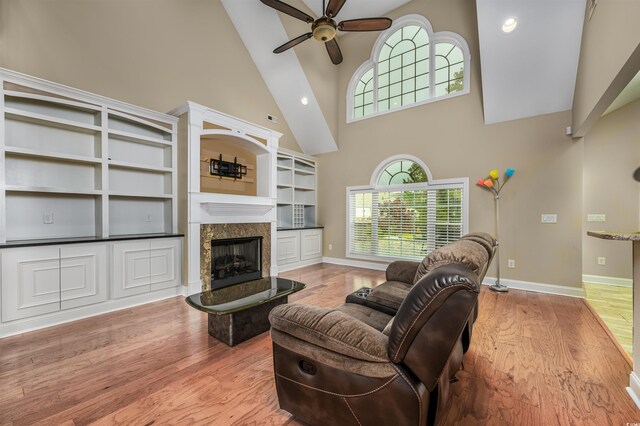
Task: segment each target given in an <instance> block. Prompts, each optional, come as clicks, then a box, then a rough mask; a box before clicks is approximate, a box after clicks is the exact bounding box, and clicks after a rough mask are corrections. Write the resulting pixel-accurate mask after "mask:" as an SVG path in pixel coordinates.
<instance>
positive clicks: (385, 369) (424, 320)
mask: <svg viewBox="0 0 640 426" xmlns="http://www.w3.org/2000/svg"><path fill="white" fill-rule="evenodd" d="M479 289H480V285H479V283H478V277H477V275H476V274H475V273H474V272H472V271H471V270H469V268H468V267H466V266H465V265H463V264H460V263H451V264H448V265H444V266H440V267H438V268H436V269H434V270H432V271H430V272H429V273H428V274H427V275H425V276H424V277H422V278H421V279H420V280H419V281H418V282H417V283H416V284H415V285H413V286H412V288H411V290H410V291H409V294H408V295H407V297H406V298H405V299H404V301H403V302H402V304H401V305H400V307H399V309H398V312H397V314H396V315H395V317H392V316H390V315H387V314H384V313H382V312H379V311H375V310H374V309H372V308H369V307H366V306H363V305H356V304H350V303H347V304H345V305H342V306H341V307H339V308H336V309H326V308H320V307H315V306H309V305H299V304H288V305H281V306H278V307H276V308H274V309H273V310H272V311H271V313H270V314H269V320H270V321H271V326H272V328H271V336H272V339H273V357H274V370H275V380H276V388H277V392H278V401H279V403H280V407H281V408H282V409H284V410H286V411H288V412H290V413H292V414H293V415H294V416H295V417H296V418H297V419H298V420H301V421H303V422H305V423H308V424H311V425H345V426H347V425H354V426H363V425H386V424H389V425H391V424H393V425H426V424H434V423H435V420H436V415H437V412H438V407H442V406H444V404H445V403H446V400H447V396H448V394H449V382H450V379H451V378H452V377H454V375H455V373H456V372H457V371H458V370H459V369H460V366H461V363H462V356H463V344H462V335H463V333H464V330H465V329H466V327H467V324H468V322H469V321H472V318H471V317H472V315H473V312H474V308H475V306H476V304H477V297H478V291H479ZM391 319H393V321H391ZM385 320H386V324H385Z"/></svg>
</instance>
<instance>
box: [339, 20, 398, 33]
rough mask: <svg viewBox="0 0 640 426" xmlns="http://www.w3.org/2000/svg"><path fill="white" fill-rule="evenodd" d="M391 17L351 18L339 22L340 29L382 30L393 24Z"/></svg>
mask: <svg viewBox="0 0 640 426" xmlns="http://www.w3.org/2000/svg"><path fill="white" fill-rule="evenodd" d="M392 22H393V21H392V20H391V19H389V18H363V19H349V20H347V21H342V22H340V23H339V24H338V29H339V30H340V31H382V30H386V29H387V28H389V27H390V26H391V23H392Z"/></svg>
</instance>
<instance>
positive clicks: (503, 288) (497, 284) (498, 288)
mask: <svg viewBox="0 0 640 426" xmlns="http://www.w3.org/2000/svg"><path fill="white" fill-rule="evenodd" d="M496 263H497V265H496V266H497V268H498V276H497V278H496V282H495V284H494V285H492V286H490V287H489V288H490V289H491V290H493V291H499V292H501V293H504V292H507V291H509V287H507V286H506V285H503V284H500V189H498V190H497V191H496Z"/></svg>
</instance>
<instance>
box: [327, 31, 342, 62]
mask: <svg viewBox="0 0 640 426" xmlns="http://www.w3.org/2000/svg"><path fill="white" fill-rule="evenodd" d="M324 45H325V46H327V53H328V54H329V57H330V58H331V62H333V64H334V65H338V64H339V63H341V62H342V52H341V51H340V46H338V42H337V41H336V39H335V38H334V39H331V40H329V41H328V42H326V43H325V44H324Z"/></svg>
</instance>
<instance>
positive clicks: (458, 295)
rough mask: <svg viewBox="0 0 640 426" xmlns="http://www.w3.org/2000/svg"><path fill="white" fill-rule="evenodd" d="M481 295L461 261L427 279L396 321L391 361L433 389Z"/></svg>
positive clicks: (415, 288)
mask: <svg viewBox="0 0 640 426" xmlns="http://www.w3.org/2000/svg"><path fill="white" fill-rule="evenodd" d="M483 251H484V250H483ZM479 291H480V285H479V283H478V277H477V275H476V274H475V273H474V272H473V271H471V270H470V269H469V268H468V267H467V266H466V265H465V264H461V263H450V264H447V265H444V266H440V267H438V268H435V269H433V270H432V271H430V272H429V273H428V274H427V275H425V276H424V277H422V278H421V279H420V280H419V281H418V282H417V283H416V284H415V285H414V286H413V288H412V289H411V291H410V292H409V294H408V295H407V297H406V298H405V300H404V301H403V302H402V305H400V308H399V309H398V313H397V314H396V316H395V318H394V321H393V325H392V326H391V330H390V333H389V347H388V351H389V352H388V354H389V359H390V360H391V361H392V362H394V363H402V364H404V365H406V366H407V367H408V368H409V369H410V370H411V371H412V372H413V373H414V374H415V375H416V376H417V377H418V378H419V379H420V380H421V381H422V382H423V383H424V384H425V386H427V388H428V389H433V387H434V386H435V383H436V380H437V379H438V377H439V376H440V374H441V373H442V370H443V369H444V368H445V366H446V363H447V361H448V359H449V356H450V354H451V352H452V351H453V348H454V346H455V344H456V342H457V341H458V340H459V337H460V336H461V334H462V331H463V329H464V327H465V326H466V323H467V321H468V320H469V316H470V314H471V312H472V309H473V307H474V306H475V304H476V303H477V297H478V292H479Z"/></svg>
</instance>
